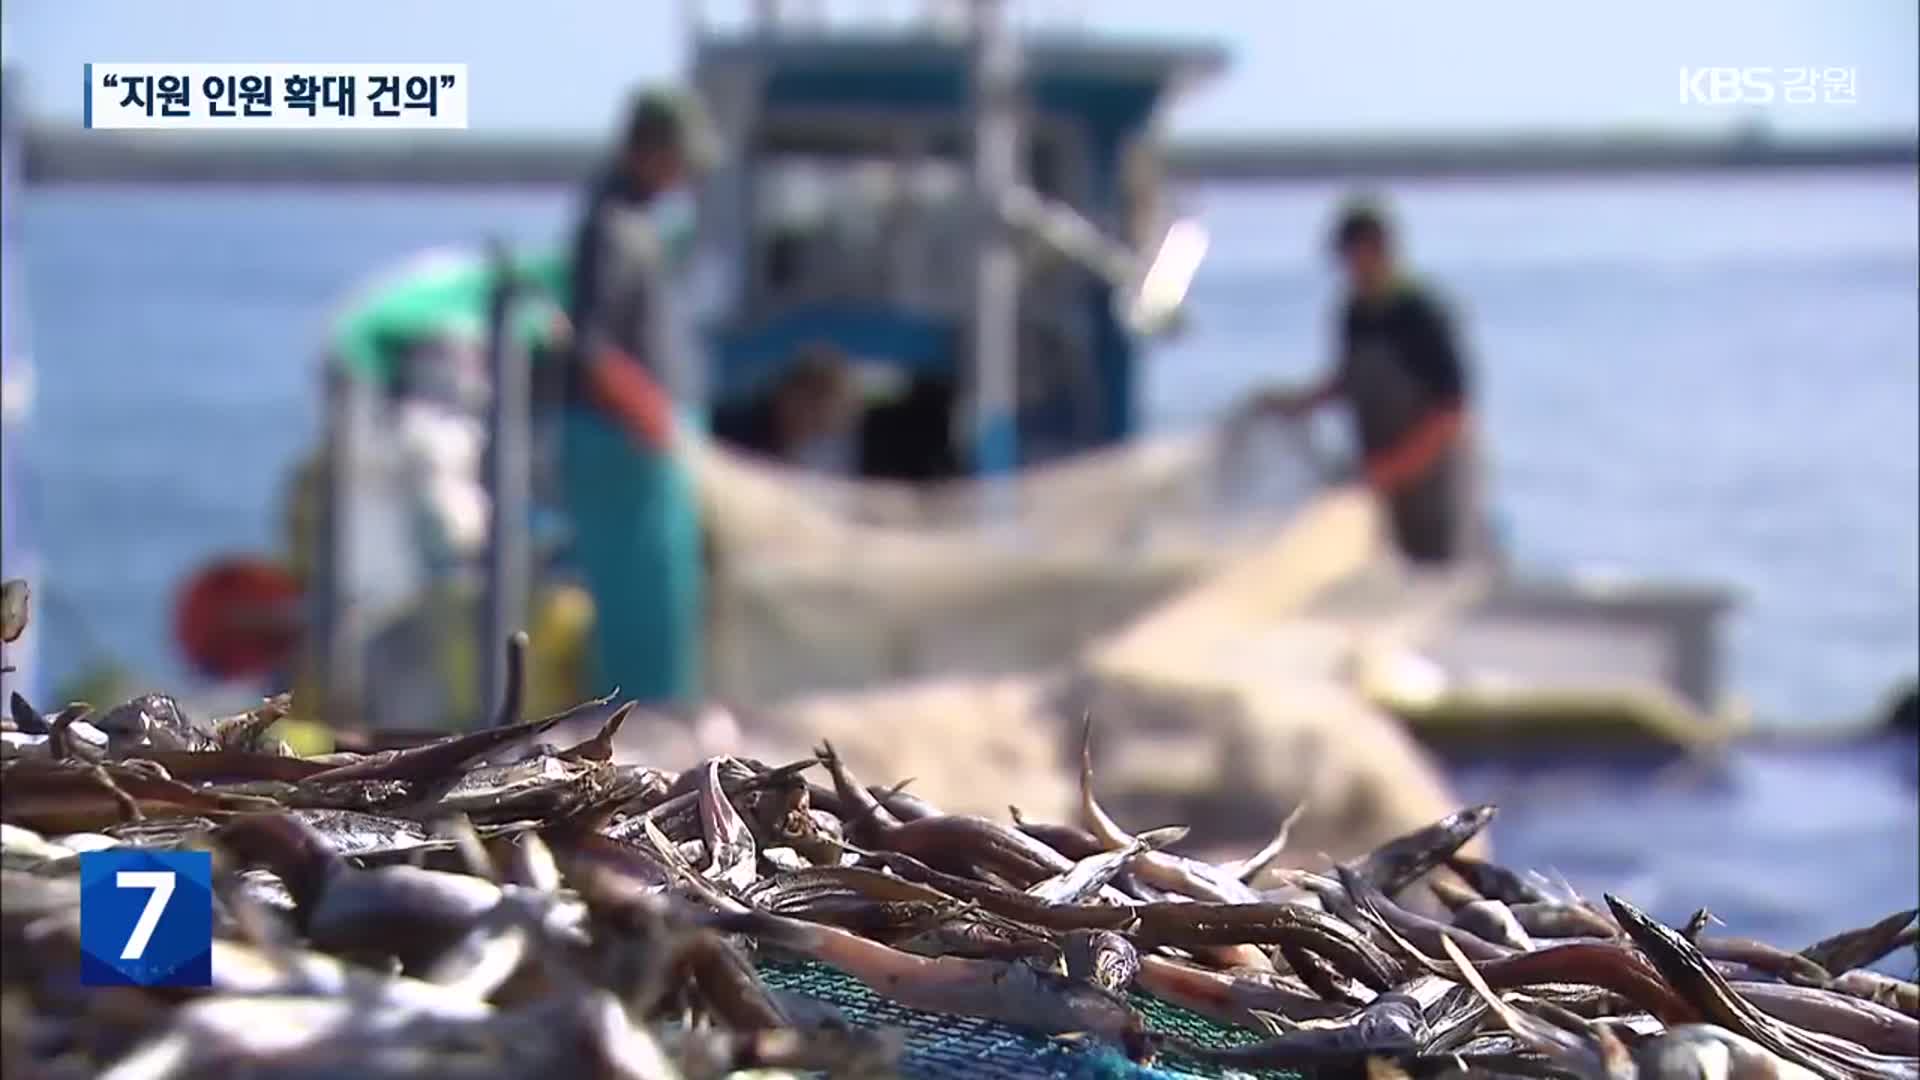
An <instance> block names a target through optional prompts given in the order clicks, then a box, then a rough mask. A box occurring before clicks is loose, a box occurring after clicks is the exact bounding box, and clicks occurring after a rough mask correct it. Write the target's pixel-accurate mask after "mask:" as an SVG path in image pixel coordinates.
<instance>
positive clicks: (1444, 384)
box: [1247, 200, 1483, 566]
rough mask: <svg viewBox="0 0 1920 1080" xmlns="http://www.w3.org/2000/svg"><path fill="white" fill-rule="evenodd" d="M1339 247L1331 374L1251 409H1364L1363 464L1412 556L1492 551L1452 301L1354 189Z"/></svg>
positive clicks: (1264, 395) (1427, 559)
mask: <svg viewBox="0 0 1920 1080" xmlns="http://www.w3.org/2000/svg"><path fill="white" fill-rule="evenodd" d="M1333 251H1334V255H1335V256H1336V257H1337V258H1338V259H1339V261H1340V264H1341V267H1342V270H1343V271H1344V274H1345V277H1346V285H1347V294H1346V297H1345V299H1344V300H1343V302H1342V305H1341V309H1340V314H1339V319H1340V323H1339V342H1340V345H1339V348H1340V356H1339V359H1338V360H1337V361H1336V363H1335V364H1334V368H1333V371H1332V372H1331V373H1330V374H1329V375H1328V376H1327V377H1326V378H1324V379H1323V380H1322V381H1320V382H1318V383H1317V384H1313V385H1310V386H1307V387H1304V388H1287V389H1272V390H1266V391H1263V392H1261V393H1260V394H1258V395H1256V396H1255V398H1254V399H1253V401H1252V402H1251V404H1250V407H1249V408H1248V410H1247V412H1248V413H1249V414H1251V415H1256V416H1259V415H1269V416H1270V415H1278V416H1284V417H1300V416H1304V415H1306V414H1307V413H1309V412H1311V411H1313V410H1314V409H1317V408H1319V407H1320V406H1322V405H1325V404H1328V403H1331V402H1333V401H1335V400H1340V401H1343V402H1344V403H1345V404H1346V405H1347V407H1348V408H1349V409H1351V410H1352V415H1353V420H1354V427H1355V429H1356V433H1357V434H1358V436H1359V443H1360V451H1361V454H1362V459H1363V465H1362V468H1363V472H1364V475H1365V478H1366V482H1367V484H1368V486H1370V487H1371V488H1372V489H1373V490H1374V491H1375V492H1376V493H1378V495H1379V496H1380V498H1381V499H1382V500H1383V501H1384V503H1385V504H1386V510H1387V514H1388V518H1389V520H1390V522H1391V525H1392V529H1393V536H1394V540H1395V542H1396V543H1397V545H1398V547H1399V549H1400V551H1401V553H1402V554H1403V555H1404V556H1406V558H1407V559H1408V560H1410V561H1411V562H1413V563H1415V564H1418V565H1423V566H1437V565H1444V564H1449V563H1456V562H1459V561H1461V560H1463V559H1469V558H1473V557H1476V556H1478V555H1480V554H1482V553H1483V552H1482V550H1481V547H1480V545H1481V542H1482V536H1481V533H1482V530H1481V521H1480V517H1479V514H1480V508H1479V506H1478V505H1477V502H1476V496H1477V494H1478V493H1477V490H1476V487H1475V483H1476V476H1475V462H1474V455H1473V447H1472V425H1471V413H1470V397H1471V390H1472V387H1471V385H1470V380H1469V376H1468V371H1467V361H1466V357H1465V356H1464V355H1462V350H1461V348H1460V342H1459V340H1458V338H1457V337H1456V335H1455V332H1454V328H1453V324H1452V320H1451V318H1450V317H1449V315H1448V313H1447V310H1446V308H1445V306H1444V305H1443V304H1442V303H1441V302H1440V300H1439V299H1438V298H1436V297H1435V296H1434V295H1433V294H1432V293H1431V292H1429V291H1428V290H1427V289H1425V288H1423V287H1422V286H1421V285H1419V284H1417V283H1416V282H1414V281H1413V280H1411V279H1410V278H1409V277H1408V276H1406V274H1405V273H1404V272H1403V270H1402V268H1401V264H1400V262H1399V260H1398V258H1397V252H1396V249H1395V244H1394V235H1393V230H1392V228H1391V227H1390V225H1389V223H1388V220H1387V217H1386V215H1385V213H1384V212H1383V211H1382V210H1381V209H1380V208H1379V207H1378V206H1376V205H1375V204H1373V203H1372V202H1370V201H1367V200H1354V201H1352V202H1350V203H1349V204H1348V205H1347V206H1346V207H1345V208H1344V209H1343V210H1342V212H1341V213H1340V215H1339V219H1338V221H1337V223H1336V225H1335V228H1334V232H1333Z"/></svg>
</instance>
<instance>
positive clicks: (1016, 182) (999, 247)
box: [972, 0, 1022, 515]
mask: <svg viewBox="0 0 1920 1080" xmlns="http://www.w3.org/2000/svg"><path fill="white" fill-rule="evenodd" d="M972 43H973V114H974V115H973V179H974V188H975V197H976V200H977V202H978V205H979V208H980V212H979V215H978V220H979V225H978V228H977V230H976V236H977V237H978V238H979V239H978V243H979V246H978V249H977V250H976V252H975V256H974V257H975V267H974V298H973V443H974V447H975V451H974V452H975V455H976V461H975V469H976V471H977V472H978V473H979V474H980V475H981V476H982V477H983V478H985V479H986V480H987V481H988V482H989V485H990V486H989V490H988V495H989V498H988V513H989V515H993V513H994V511H995V510H996V509H998V508H999V507H1000V506H1001V505H1002V504H1004V502H1005V499H1006V489H1005V486H1004V484H1002V483H1000V482H999V481H1002V480H1004V479H1005V478H1006V477H1008V476H1009V474H1011V473H1012V472H1013V470H1014V468H1015V467H1016V466H1017V464H1018V462H1019V454H1020V448H1019V433H1018V430H1017V428H1016V426H1015V415H1016V412H1015V408H1016V399H1015V395H1016V393H1017V385H1018V384H1017V381H1016V379H1017V372H1016V365H1017V364H1018V355H1017V349H1018V344H1019V305H1020V295H1019V288H1020V265H1019V261H1018V259H1017V257H1016V254H1015V251H1014V244H1013V239H1014V238H1013V235H1012V229H1011V227H1010V225H1009V223H1008V222H1007V219H1006V213H1005V208H1006V207H1007V206H1008V204H1009V203H1010V202H1012V201H1013V199H1014V196H1015V193H1016V192H1017V191H1019V190H1020V189H1021V187H1022V183H1021V178H1020V153H1019V149H1020V136H1021V132H1020V115H1019V85H1020V56H1019V46H1018V43H1017V41H1016V40H1015V38H1014V36H1013V33H1012V31H1011V30H1010V29H1009V27H1008V24H1007V12H1006V4H1005V0H974V3H973V25H972Z"/></svg>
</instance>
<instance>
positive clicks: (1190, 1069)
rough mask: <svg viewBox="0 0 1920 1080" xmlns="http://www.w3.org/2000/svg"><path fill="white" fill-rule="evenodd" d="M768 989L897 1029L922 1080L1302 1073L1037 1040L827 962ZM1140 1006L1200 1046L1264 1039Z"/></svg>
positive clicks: (773, 981) (781, 976)
mask: <svg viewBox="0 0 1920 1080" xmlns="http://www.w3.org/2000/svg"><path fill="white" fill-rule="evenodd" d="M760 973H761V975H762V977H763V978H765V980H766V983H767V985H768V986H770V987H772V988H773V989H775V990H779V991H782V992H785V993H789V994H797V995H799V996H802V997H807V998H811V999H813V1000H815V1001H819V1002H823V1003H825V1004H828V1005H831V1006H833V1007H834V1008H835V1009H838V1010H839V1011H840V1014H841V1015H842V1016H844V1017H846V1018H847V1020H848V1022H849V1023H852V1024H855V1025H858V1026H860V1027H866V1028H893V1029H896V1030H899V1031H902V1032H904V1033H905V1034H906V1039H907V1047H906V1056H905V1058H904V1059H903V1060H902V1061H901V1064H900V1067H901V1072H902V1073H903V1074H904V1075H906V1076H910V1077H915V1078H917V1080H946V1078H949V1077H951V1078H954V1080H959V1078H965V1077H979V1078H982V1080H999V1078H1013V1077H1054V1078H1058V1080H1096V1078H1097V1080H1181V1078H1187V1077H1205V1078H1215V1077H1256V1076H1257V1077H1281V1078H1286V1080H1297V1078H1298V1075H1299V1074H1297V1073H1288V1072H1257V1073H1249V1072H1242V1071H1239V1070H1235V1069H1222V1068H1219V1067H1218V1066H1213V1065H1205V1064H1202V1063H1200V1062H1196V1061H1193V1060H1190V1059H1188V1058H1184V1057H1181V1056H1180V1055H1178V1054H1164V1055H1162V1056H1161V1057H1160V1058H1159V1060H1157V1061H1156V1062H1155V1063H1154V1065H1153V1067H1151V1068H1148V1067H1145V1066H1141V1065H1136V1064H1134V1063H1133V1062H1131V1061H1128V1060H1127V1059H1126V1057H1125V1056H1124V1055H1122V1054H1121V1053H1120V1052H1119V1051H1118V1050H1117V1049H1115V1048H1113V1047H1111V1046H1106V1045H1102V1044H1094V1043H1076V1042H1071V1041H1067V1040H1060V1039H1048V1038H1045V1037H1043V1036H1038V1035H1031V1034H1028V1033H1026V1032H1023V1031H1018V1030H1016V1029H1014V1028H1010V1027H1007V1026H1006V1025H1004V1024H997V1023H994V1022H992V1021H989V1020H980V1019H975V1018H972V1017H961V1016H945V1015H942V1014H940V1013H927V1012H920V1011H918V1010H915V1009H908V1008H904V1007H902V1006H900V1005H896V1004H894V1003H893V1002H891V1001H888V1000H886V999H884V998H882V997H879V996H878V995H876V994H874V992H873V991H871V990H869V989H867V988H866V987H865V986H864V985H862V984H861V983H860V982H859V981H858V980H856V979H854V978H852V977H850V976H847V975H843V974H841V973H840V972H838V971H835V970H833V969H832V968H829V967H825V966H823V965H820V964H810V963H788V962H781V961H767V962H763V964H762V965H761V968H760ZM1133 1003H1134V1007H1136V1008H1138V1009H1139V1010H1140V1012H1141V1014H1142V1015H1143V1016H1145V1017H1146V1020H1147V1026H1148V1028H1150V1029H1151V1030H1153V1031H1155V1032H1160V1033H1163V1034H1170V1035H1178V1036H1180V1037H1181V1038H1182V1039H1185V1040H1186V1041H1188V1042H1191V1043H1193V1044H1195V1045H1198V1046H1208V1047H1229V1046H1241V1045H1245V1044H1247V1043H1251V1042H1257V1041H1259V1039H1260V1036H1259V1034H1258V1033H1256V1032H1252V1031H1248V1030H1246V1029H1244V1028H1236V1027H1227V1026H1224V1025H1221V1024H1217V1023H1214V1022H1213V1021H1211V1020H1207V1019H1205V1018H1203V1017H1200V1016H1197V1015H1195V1014H1193V1013H1191V1012H1188V1011H1187V1010H1185V1009H1181V1008H1178V1007H1176V1006H1173V1005H1169V1004H1167V1003H1166V1002H1164V1001H1161V1000H1159V999H1157V998H1152V997H1148V996H1146V995H1143V994H1135V995H1134V996H1133Z"/></svg>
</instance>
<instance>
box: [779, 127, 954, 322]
mask: <svg viewBox="0 0 1920 1080" xmlns="http://www.w3.org/2000/svg"><path fill="white" fill-rule="evenodd" d="M959 169H960V167H959V165H958V164H957V163H955V162H953V161H949V160H941V159H937V158H921V159H917V160H910V161H899V160H890V159H886V158H875V157H866V158H826V157H816V156H806V155H790V156H783V157H778V158H773V159H771V160H768V161H767V162H766V163H765V164H764V165H763V166H762V167H761V170H760V173H759V175H758V177H757V178H756V195H757V200H756V202H757V205H756V206H755V212H754V230H753V233H754V237H755V246H756V252H757V257H756V260H755V261H756V264H757V266H758V274H757V279H758V288H759V295H760V296H761V298H762V301H763V303H764V304H765V305H766V306H770V307H784V306H787V305H790V304H794V303H801V302H806V301H819V300H863V301H884V302H892V303H899V304H902V305H905V306H909V307H913V308H920V309H932V310H941V309H944V308H946V307H949V306H951V305H952V304H953V303H957V302H958V298H957V296H956V295H955V291H956V290H957V289H958V288H960V287H961V286H962V285H963V284H964V279H963V278H960V277H958V276H956V274H957V269H958V267H959V266H960V265H961V264H962V263H963V262H964V260H963V259H962V258H961V254H962V253H961V251H960V249H958V248H957V247H956V244H957V243H959V242H961V241H963V240H964V239H965V214H966V205H965V202H964V200H963V195H964V187H963V183H962V181H963V177H962V175H961V173H960V171H959Z"/></svg>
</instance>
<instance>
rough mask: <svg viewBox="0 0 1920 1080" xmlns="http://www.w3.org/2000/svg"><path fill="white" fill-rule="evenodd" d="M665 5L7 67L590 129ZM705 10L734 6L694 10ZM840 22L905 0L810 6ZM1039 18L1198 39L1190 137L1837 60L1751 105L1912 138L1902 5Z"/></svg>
mask: <svg viewBox="0 0 1920 1080" xmlns="http://www.w3.org/2000/svg"><path fill="white" fill-rule="evenodd" d="M682 6H683V5H682V4H681V3H680V2H678V0H334V2H331V3H298V2H293V0H178V2H175V3H166V2H162V0H11V2H9V3H8V4H7V6H6V19H7V24H8V25H7V34H6V47H7V54H8V57H9V59H8V62H9V63H10V64H18V65H19V66H20V67H22V68H24V69H25V72H26V81H27V86H26V91H27V96H28V98H29V101H30V103H31V108H32V111H33V112H35V113H36V114H39V115H42V116H45V117H48V118H50V119H54V120H63V121H70V122H72V123H75V124H78V123H79V97H80V95H79V86H80V78H81V76H80V70H81V65H82V64H84V63H86V62H88V61H121V62H133V61H158V62H165V61H183V62H184V61H310V62H322V61H330V60H331V61H344V62H378V61H432V62H441V61H447V62H462V61H464V62H465V63H467V64H469V65H470V66H471V74H472V78H473V85H474V92H473V93H474V96H473V101H472V122H473V126H474V127H475V128H476V129H480V130H485V131H489V132H494V133H502V134H504V133H509V132H525V131H543V132H549V133H555V132H569V133H571V132H580V133H598V132H601V131H604V130H606V128H607V127H608V125H609V124H610V123H611V119H612V116H613V112H614V109H615V107H616V103H617V102H618V101H619V100H620V98H621V97H622V96H623V93H624V91H625V90H626V89H628V88H629V87H631V86H632V85H634V84H635V83H636V82H640V81H650V80H658V79H662V78H668V77H671V76H672V75H674V74H675V73H676V72H678V71H679V70H680V65H681V61H682V51H683V50H682V47H681V46H682V42H683V40H684V39H683V37H682V31H681V26H682V24H681V22H680V18H679V11H680V9H681V7H682ZM706 6H707V7H708V8H709V9H710V10H712V11H714V12H716V13H717V14H719V15H720V16H721V17H725V14H726V13H727V12H730V11H732V12H737V11H741V10H743V9H744V7H745V5H744V4H743V3H740V2H735V3H732V4H723V3H710V4H708V5H706ZM813 6H818V7H824V8H826V9H828V10H829V13H830V15H833V16H837V17H842V18H844V17H848V16H856V15H860V14H862V13H867V14H872V13H888V12H890V13H892V14H893V15H894V17H899V15H901V14H902V13H903V12H904V11H906V10H909V9H912V8H916V7H917V6H918V5H915V4H908V3H903V2H902V0H865V2H861V0H838V2H835V0H816V3H815V4H814V5H813ZM1015 6H1016V8H1019V7H1022V6H1024V7H1027V8H1030V9H1035V16H1034V17H1036V18H1038V17H1051V18H1053V19H1054V20H1055V21H1056V22H1065V23H1069V24H1077V25H1080V26H1084V27H1090V28H1098V29H1106V30H1112V31H1115V32H1124V33H1146V34H1174V35H1178V36H1182V37H1192V38H1203V39H1216V40H1219V41H1221V42H1222V43H1224V44H1227V45H1228V46H1229V47H1230V48H1231V49H1232V51H1233V55H1234V62H1233V66H1232V68H1231V69H1230V70H1229V72H1228V74H1227V75H1226V76H1225V77H1224V78H1222V79H1221V80H1219V81H1218V82H1217V83H1215V84H1214V85H1212V86H1210V87H1208V88H1206V89H1204V90H1202V91H1199V92H1196V93H1195V94H1193V95H1192V96H1191V97H1190V98H1189V99H1188V100H1187V101H1186V102H1184V103H1183V104H1182V105H1181V106H1180V107H1179V108H1178V109H1177V110H1176V111H1175V113H1174V126H1175V129H1176V130H1178V131H1182V132H1186V133H1223V132H1236V133H1273V134H1291V133H1332V132H1338V133H1352V134H1362V135H1364V134H1380V133H1389V132H1464V131H1472V132H1492V131H1514V130H1527V131H1543V130H1580V131H1588V132H1593V131H1604V130H1638V131H1675V132H1688V131H1692V132H1701V131H1712V130H1716V129H1725V128H1728V127H1730V126H1731V125H1733V124H1735V123H1737V122H1739V121H1740V120H1742V119H1744V118H1745V117H1746V116H1747V115H1749V114H1747V113H1736V112H1733V111H1729V110H1728V109H1725V108H1713V107H1709V106H1703V105H1685V104H1682V103H1681V102H1680V101H1679V82H1678V71H1679V68H1680V67H1682V66H1689V65H1696V66H1697V65H1734V66H1764V67H1772V68H1776V69H1781V68H1789V67H1806V66H1817V67H1849V68H1853V69H1854V70H1855V72H1856V73H1857V79H1858V98H1859V100H1858V102H1857V104H1855V105H1853V106H1851V107H1841V106H1834V105H1805V106H1791V105H1786V104H1784V103H1781V104H1776V105H1774V106H1771V107H1766V108H1765V109H1764V110H1763V112H1764V116H1765V119H1766V120H1767V121H1768V122H1769V123H1770V124H1772V126H1773V127H1774V128H1775V129H1777V130H1779V131H1782V132H1795V133H1813V132H1838V131H1889V130H1892V131H1912V130H1913V129H1915V128H1916V126H1920V105H1917V104H1916V99H1920V74H1917V72H1920V62H1917V61H1916V55H1915V46H1914V42H1915V38H1916V35H1920V5H1916V4H1915V3H1914V2H1913V0H1678V2H1676V0H1608V2H1606V3H1595V2H1588V3H1582V4H1574V3H1569V2H1554V0H1449V2H1443V3H1432V2H1425V0H1183V2H1179V3H1169V2H1167V0H1079V2H1063V0H1028V2H1027V3H1026V4H1024V5H1022V4H1020V3H1019V2H1018V0H1016V3H1015Z"/></svg>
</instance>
